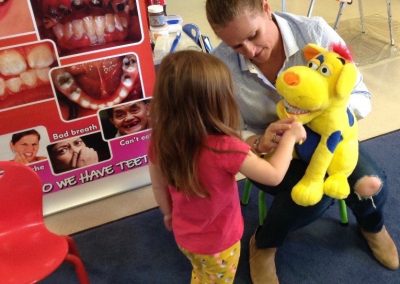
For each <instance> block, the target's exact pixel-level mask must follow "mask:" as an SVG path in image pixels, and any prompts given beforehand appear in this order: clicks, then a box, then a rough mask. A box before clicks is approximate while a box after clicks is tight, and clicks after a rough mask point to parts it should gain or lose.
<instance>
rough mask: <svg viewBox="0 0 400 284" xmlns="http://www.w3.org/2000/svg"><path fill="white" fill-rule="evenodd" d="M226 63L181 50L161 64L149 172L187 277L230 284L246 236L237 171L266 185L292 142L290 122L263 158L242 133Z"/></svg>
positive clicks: (283, 165)
mask: <svg viewBox="0 0 400 284" xmlns="http://www.w3.org/2000/svg"><path fill="white" fill-rule="evenodd" d="M232 84H233V83H232V78H231V75H230V72H229V71H228V69H227V67H226V66H225V65H224V63H222V61H220V60H219V59H217V58H216V57H213V56H212V55H209V54H206V53H201V52H197V51H190V50H187V51H180V52H176V53H173V54H169V55H168V56H166V57H165V58H164V59H163V60H162V62H161V64H160V67H159V70H158V74H157V80H156V84H155V90H154V96H153V99H152V102H151V121H152V127H153V130H152V137H151V143H150V151H149V155H150V166H149V169H150V176H151V180H152V185H153V192H154V196H155V199H156V201H157V203H158V204H159V206H160V210H161V211H162V213H163V214H164V224H165V226H166V228H167V229H169V230H172V231H173V233H174V237H175V240H176V242H177V244H178V246H179V248H180V249H181V251H182V252H183V253H184V254H185V255H186V256H187V257H188V258H189V260H190V261H191V263H192V266H193V271H192V281H191V283H201V284H203V283H233V280H234V276H235V273H236V269H237V265H238V261H239V255H240V239H241V237H242V234H243V217H242V215H241V208H240V201H239V194H238V189H237V183H236V180H235V175H236V174H237V173H238V172H241V173H242V174H244V175H245V176H247V177H249V178H251V179H253V180H256V181H258V182H260V183H264V184H268V185H277V184H279V183H280V182H281V180H282V179H283V177H284V175H285V173H286V171H287V169H288V166H289V163H290V161H291V158H292V151H293V147H294V144H295V143H296V142H299V141H301V140H304V139H305V138H306V133H305V130H304V128H303V126H302V125H301V124H299V123H297V122H294V121H289V122H288V124H290V127H289V129H288V130H287V131H285V132H284V133H283V134H282V140H281V141H280V142H279V144H278V145H277V148H276V150H275V152H274V154H273V155H272V157H271V158H270V159H269V160H268V162H267V161H266V160H264V159H261V158H259V157H258V156H257V155H255V154H254V153H253V152H252V151H251V150H250V149H251V147H250V146H249V145H248V144H246V143H245V142H243V141H242V140H241V139H240V133H239V131H238V129H239V128H240V117H239V114H238V109H237V106H236V103H235V98H234V97H233V87H232Z"/></svg>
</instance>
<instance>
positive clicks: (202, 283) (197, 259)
mask: <svg viewBox="0 0 400 284" xmlns="http://www.w3.org/2000/svg"><path fill="white" fill-rule="evenodd" d="M180 250H181V251H182V252H183V254H184V255H186V257H187V258H188V259H189V260H190V262H191V263H192V266H193V270H192V280H191V282H190V283H191V284H219V283H221V284H226V283H233V280H234V279H235V274H236V270H237V266H238V262H239V256H240V241H238V242H237V243H235V244H234V245H233V246H231V247H230V248H228V249H226V250H224V251H222V252H219V253H216V254H213V255H207V254H194V253H191V252H189V251H187V250H185V249H183V248H180Z"/></svg>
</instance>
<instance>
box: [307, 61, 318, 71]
mask: <svg viewBox="0 0 400 284" xmlns="http://www.w3.org/2000/svg"><path fill="white" fill-rule="evenodd" d="M308 67H309V68H311V69H313V70H317V69H318V64H317V63H315V62H313V61H309V62H308Z"/></svg>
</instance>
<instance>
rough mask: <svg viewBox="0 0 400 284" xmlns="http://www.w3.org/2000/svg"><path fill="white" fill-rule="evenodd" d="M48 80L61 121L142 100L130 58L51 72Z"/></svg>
mask: <svg viewBox="0 0 400 284" xmlns="http://www.w3.org/2000/svg"><path fill="white" fill-rule="evenodd" d="M51 78H52V82H53V85H54V88H55V91H56V96H57V103H58V105H59V108H60V111H61V116H62V118H63V119H64V120H73V119H77V118H82V117H87V116H90V115H94V114H95V113H96V112H97V110H99V109H103V108H106V107H111V106H114V105H116V104H119V103H122V102H128V101H132V100H136V99H139V98H141V97H142V87H141V82H140V76H139V71H138V65H137V60H136V56H135V55H133V54H128V55H124V56H118V57H112V58H106V59H100V60H96V61H91V62H86V63H82V64H77V65H73V66H68V67H63V68H58V69H53V70H52V71H51Z"/></svg>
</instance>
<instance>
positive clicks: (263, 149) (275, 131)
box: [256, 118, 295, 153]
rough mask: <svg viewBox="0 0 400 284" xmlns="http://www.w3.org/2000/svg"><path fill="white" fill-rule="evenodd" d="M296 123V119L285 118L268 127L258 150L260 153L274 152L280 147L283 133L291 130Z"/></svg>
mask: <svg viewBox="0 0 400 284" xmlns="http://www.w3.org/2000/svg"><path fill="white" fill-rule="evenodd" d="M294 121H295V119H294V118H285V119H281V120H278V121H275V122H273V123H271V124H270V125H268V127H267V129H265V132H264V135H263V136H262V137H261V138H260V143H259V145H258V149H256V150H257V151H258V152H259V153H271V152H273V151H274V150H275V148H276V147H277V146H278V144H279V141H280V140H281V137H282V135H283V133H285V131H287V130H289V129H290V128H291V126H292V123H294Z"/></svg>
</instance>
